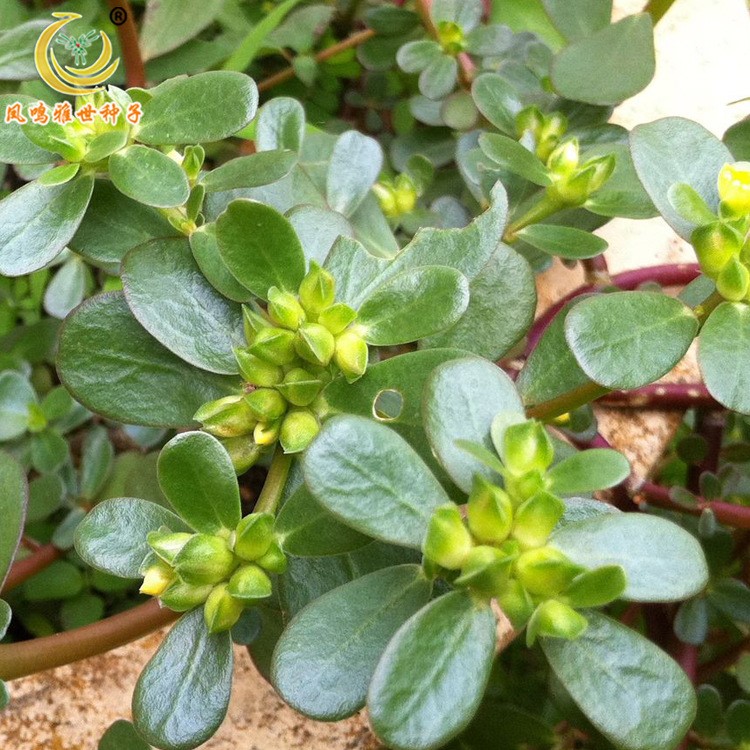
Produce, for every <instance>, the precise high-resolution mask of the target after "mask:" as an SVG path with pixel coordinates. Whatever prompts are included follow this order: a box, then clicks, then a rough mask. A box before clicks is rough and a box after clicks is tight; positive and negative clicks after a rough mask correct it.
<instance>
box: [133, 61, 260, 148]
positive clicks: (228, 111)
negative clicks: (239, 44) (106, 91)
mask: <svg viewBox="0 0 750 750" xmlns="http://www.w3.org/2000/svg"><path fill="white" fill-rule="evenodd" d="M216 102H221V106H216ZM257 107H258V88H257V86H256V85H255V83H254V81H253V79H252V78H249V77H248V76H246V75H244V74H242V73H234V72H231V71H209V72H208V73H199V74H198V75H195V76H190V77H189V78H176V79H173V80H172V81H170V82H169V85H168V86H165V87H164V88H163V89H162V88H161V87H160V90H159V91H157V93H156V95H155V96H154V97H153V99H150V100H149V101H147V102H146V103H145V104H144V105H143V117H142V118H141V126H140V130H139V131H138V140H139V141H141V142H143V143H146V144H148V145H150V146H166V145H178V144H184V143H206V142H208V141H220V140H222V139H224V138H228V137H229V136H230V135H234V134H235V133H236V132H237V131H238V130H241V129H242V128H244V127H245V125H247V124H248V123H249V122H250V120H252V119H253V117H254V116H255V111H256V109H257Z"/></svg>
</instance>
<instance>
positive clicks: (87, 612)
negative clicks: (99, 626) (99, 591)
mask: <svg viewBox="0 0 750 750" xmlns="http://www.w3.org/2000/svg"><path fill="white" fill-rule="evenodd" d="M103 617H104V599H102V597H100V596H97V595H96V594H87V593H85V592H84V593H81V594H79V595H78V596H76V597H74V598H72V599H68V600H66V601H65V602H64V603H63V605H62V606H61V607H60V623H61V624H62V626H63V629H64V630H73V629H74V628H82V627H83V626H84V625H91V624H92V623H94V622H97V621H98V620H101V619H102V618H103Z"/></svg>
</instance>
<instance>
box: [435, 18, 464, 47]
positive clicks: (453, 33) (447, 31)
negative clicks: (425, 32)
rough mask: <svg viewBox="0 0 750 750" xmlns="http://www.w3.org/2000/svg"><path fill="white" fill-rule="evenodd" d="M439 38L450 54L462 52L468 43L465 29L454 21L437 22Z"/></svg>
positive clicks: (441, 44)
mask: <svg viewBox="0 0 750 750" xmlns="http://www.w3.org/2000/svg"><path fill="white" fill-rule="evenodd" d="M437 39H438V42H439V43H440V46H441V47H442V48H443V50H444V51H445V52H446V53H447V54H449V55H457V54H458V53H459V52H462V51H463V49H464V46H465V44H466V37H465V36H464V32H463V29H462V28H461V27H460V26H459V25H458V24H457V23H455V22H454V21H439V22H438V23H437Z"/></svg>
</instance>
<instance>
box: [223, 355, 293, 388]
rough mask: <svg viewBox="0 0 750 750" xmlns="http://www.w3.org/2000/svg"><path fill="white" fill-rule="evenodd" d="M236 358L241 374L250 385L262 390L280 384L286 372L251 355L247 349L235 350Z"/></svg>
mask: <svg viewBox="0 0 750 750" xmlns="http://www.w3.org/2000/svg"><path fill="white" fill-rule="evenodd" d="M234 357H235V359H236V360H237V364H238V365H239V366H240V374H241V375H242V377H243V378H244V379H245V380H246V381H247V382H248V383H250V384H252V385H257V386H259V387H261V388H268V387H269V386H272V385H276V384H277V383H280V382H281V380H282V378H283V377H284V371H283V370H282V369H281V368H280V367H279V366H278V365H273V364H271V363H270V362H266V361H265V360H263V359H259V358H258V357H256V356H255V355H253V354H250V352H249V351H247V349H235V350H234Z"/></svg>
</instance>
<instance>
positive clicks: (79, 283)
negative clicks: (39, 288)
mask: <svg viewBox="0 0 750 750" xmlns="http://www.w3.org/2000/svg"><path fill="white" fill-rule="evenodd" d="M87 282H88V283H90V276H89V273H88V269H87V268H86V264H85V263H84V262H83V261H82V260H81V259H80V258H76V257H75V256H73V257H72V258H71V259H70V260H68V261H66V262H65V263H63V265H62V266H61V267H60V269H59V270H58V271H57V273H56V274H55V275H54V277H53V278H52V280H51V281H50V283H49V284H48V285H47V289H45V291H44V309H45V310H46V311H47V312H48V313H49V314H50V315H52V316H53V317H55V318H60V319H61V320H62V319H63V318H64V317H65V316H66V315H67V314H68V313H69V312H70V311H71V310H72V309H73V308H74V307H77V306H78V305H80V304H81V302H83V298H84V297H85V295H86V286H87Z"/></svg>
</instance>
